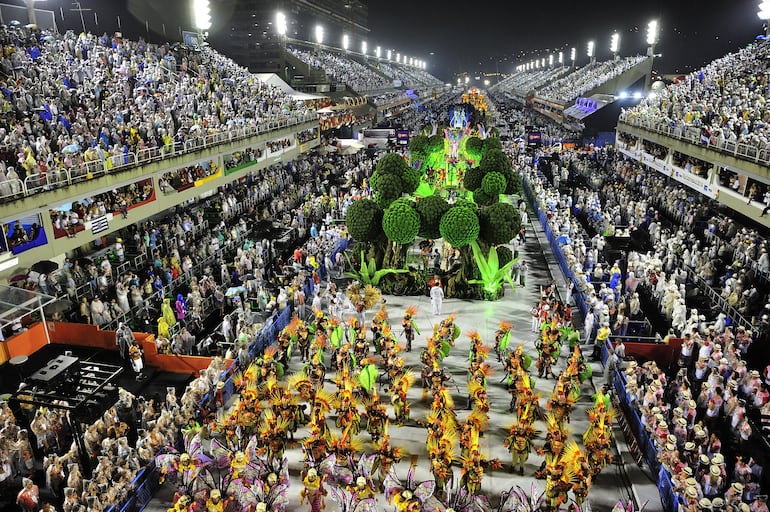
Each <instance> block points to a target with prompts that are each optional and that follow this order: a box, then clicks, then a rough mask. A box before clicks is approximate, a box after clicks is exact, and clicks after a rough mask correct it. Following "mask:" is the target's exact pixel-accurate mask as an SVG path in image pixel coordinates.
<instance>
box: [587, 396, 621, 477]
mask: <svg viewBox="0 0 770 512" xmlns="http://www.w3.org/2000/svg"><path fill="white" fill-rule="evenodd" d="M608 402H609V396H607V395H605V394H604V393H603V392H602V391H601V390H599V391H598V392H597V393H596V397H595V400H594V406H593V407H592V408H591V409H589V410H588V411H587V412H588V419H589V425H588V429H587V430H586V431H585V433H584V434H583V446H584V447H585V449H586V454H587V464H588V467H589V470H590V474H591V476H593V477H596V475H598V474H599V472H601V470H602V469H604V467H605V466H606V465H607V464H609V463H611V462H612V453H611V451H610V449H611V435H612V433H611V432H610V429H611V428H612V420H613V419H614V417H615V412H614V410H613V409H612V408H611V407H610V406H609V405H607V404H608Z"/></svg>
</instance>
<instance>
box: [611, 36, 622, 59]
mask: <svg viewBox="0 0 770 512" xmlns="http://www.w3.org/2000/svg"><path fill="white" fill-rule="evenodd" d="M610 51H611V52H612V55H613V57H614V58H615V60H617V59H618V53H619V52H620V34H618V33H617V32H615V33H614V34H612V37H611V38H610Z"/></svg>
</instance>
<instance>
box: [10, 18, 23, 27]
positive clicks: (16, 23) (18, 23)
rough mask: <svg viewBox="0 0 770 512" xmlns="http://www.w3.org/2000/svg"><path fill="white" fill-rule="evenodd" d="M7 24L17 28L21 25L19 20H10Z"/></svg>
mask: <svg viewBox="0 0 770 512" xmlns="http://www.w3.org/2000/svg"><path fill="white" fill-rule="evenodd" d="M8 24H9V25H11V26H14V27H18V26H19V25H21V22H20V21H19V20H11V21H9V22H8Z"/></svg>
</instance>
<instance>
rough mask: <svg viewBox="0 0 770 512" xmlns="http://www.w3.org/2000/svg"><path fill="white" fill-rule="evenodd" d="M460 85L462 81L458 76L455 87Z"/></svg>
mask: <svg viewBox="0 0 770 512" xmlns="http://www.w3.org/2000/svg"><path fill="white" fill-rule="evenodd" d="M461 83H462V79H461V78H460V77H459V76H458V77H457V85H460V84H461Z"/></svg>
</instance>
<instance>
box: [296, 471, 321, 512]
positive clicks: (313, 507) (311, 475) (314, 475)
mask: <svg viewBox="0 0 770 512" xmlns="http://www.w3.org/2000/svg"><path fill="white" fill-rule="evenodd" d="M325 478H326V477H325V476H319V475H318V471H317V470H316V469H315V468H310V469H308V470H307V472H306V473H305V475H304V477H303V478H302V483H303V485H304V486H305V488H304V489H302V491H300V501H299V504H300V505H302V504H303V503H304V502H305V501H306V500H307V502H308V505H310V512H321V510H323V509H324V508H325V507H326V504H325V503H324V496H326V494H327V491H326V488H325V487H324V479H325Z"/></svg>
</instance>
